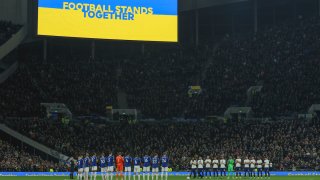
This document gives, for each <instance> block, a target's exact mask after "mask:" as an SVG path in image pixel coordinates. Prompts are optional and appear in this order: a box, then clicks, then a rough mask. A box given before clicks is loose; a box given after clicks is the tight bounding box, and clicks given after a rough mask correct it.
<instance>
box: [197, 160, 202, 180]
mask: <svg viewBox="0 0 320 180" xmlns="http://www.w3.org/2000/svg"><path fill="white" fill-rule="evenodd" d="M198 176H199V177H201V178H203V160H202V157H199V160H198Z"/></svg>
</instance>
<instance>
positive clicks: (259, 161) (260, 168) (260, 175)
mask: <svg viewBox="0 0 320 180" xmlns="http://www.w3.org/2000/svg"><path fill="white" fill-rule="evenodd" d="M262 164H263V161H262V159H261V158H258V160H257V169H258V172H257V176H258V178H259V177H262Z"/></svg>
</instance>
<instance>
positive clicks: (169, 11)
mask: <svg viewBox="0 0 320 180" xmlns="http://www.w3.org/2000/svg"><path fill="white" fill-rule="evenodd" d="M177 6H178V4H177V0H70V1H69V0H39V2H38V35H46V36H64V37H79V38H95V39H117V40H139V41H164V42H177V41H178V7H177Z"/></svg>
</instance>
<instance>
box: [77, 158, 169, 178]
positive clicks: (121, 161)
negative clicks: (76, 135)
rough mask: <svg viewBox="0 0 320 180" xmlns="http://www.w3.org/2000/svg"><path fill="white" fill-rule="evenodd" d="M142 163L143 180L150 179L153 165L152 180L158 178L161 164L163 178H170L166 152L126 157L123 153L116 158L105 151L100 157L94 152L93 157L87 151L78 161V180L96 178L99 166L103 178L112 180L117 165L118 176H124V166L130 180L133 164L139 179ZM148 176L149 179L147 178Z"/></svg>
mask: <svg viewBox="0 0 320 180" xmlns="http://www.w3.org/2000/svg"><path fill="white" fill-rule="evenodd" d="M141 165H142V167H143V171H142V175H143V180H149V177H150V175H151V173H150V167H152V176H151V177H152V180H153V179H154V176H155V178H156V180H158V177H159V168H160V165H161V180H163V179H164V178H165V180H168V165H169V158H168V156H167V155H166V153H164V154H163V156H162V157H161V158H159V157H158V155H157V154H154V156H153V157H151V156H148V155H145V156H144V157H142V158H141V157H139V156H135V157H134V158H133V157H130V155H129V154H127V155H126V156H125V157H123V156H122V155H121V153H119V154H118V156H117V157H116V158H114V155H113V154H112V153H110V154H109V155H108V156H105V154H104V153H101V155H100V157H99V158H98V157H97V155H96V154H95V153H94V154H93V155H92V156H91V157H89V154H88V153H86V155H85V157H83V156H79V157H78V161H77V168H78V180H82V179H84V180H89V175H90V180H96V177H97V170H98V166H99V167H100V171H101V176H102V180H112V178H113V172H114V170H115V169H114V168H115V167H116V177H117V178H118V177H119V176H120V177H121V178H123V168H124V171H125V176H124V177H125V178H126V177H128V179H129V180H130V177H131V175H132V173H131V167H132V166H133V172H134V175H133V179H134V180H136V176H137V177H138V180H140V168H141ZM145 177H147V179H145Z"/></svg>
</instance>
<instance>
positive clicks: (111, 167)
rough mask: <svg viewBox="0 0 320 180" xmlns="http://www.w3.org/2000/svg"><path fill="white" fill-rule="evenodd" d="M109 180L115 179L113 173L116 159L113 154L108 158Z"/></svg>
mask: <svg viewBox="0 0 320 180" xmlns="http://www.w3.org/2000/svg"><path fill="white" fill-rule="evenodd" d="M107 165H108V168H107V180H109V177H110V180H112V177H113V171H114V157H113V155H112V153H110V154H109V156H108V157H107Z"/></svg>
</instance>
